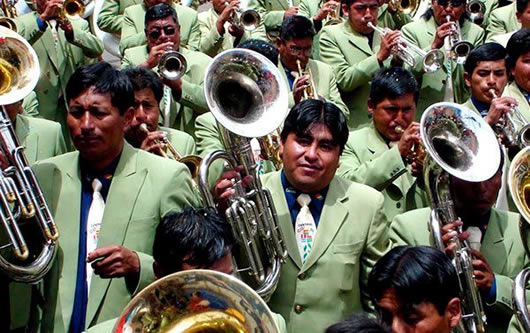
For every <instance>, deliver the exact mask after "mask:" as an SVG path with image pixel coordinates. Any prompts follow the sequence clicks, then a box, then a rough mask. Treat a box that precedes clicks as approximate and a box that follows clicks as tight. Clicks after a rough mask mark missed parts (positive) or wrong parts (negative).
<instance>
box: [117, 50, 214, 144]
mask: <svg viewBox="0 0 530 333" xmlns="http://www.w3.org/2000/svg"><path fill="white" fill-rule="evenodd" d="M180 52H181V53H182V55H183V56H184V58H186V62H187V63H188V66H187V68H186V72H185V74H184V76H183V77H182V97H181V98H180V100H179V101H178V103H177V102H176V101H175V100H174V99H173V96H170V95H171V94H167V96H166V95H164V98H162V101H161V102H160V112H161V117H160V123H161V124H165V125H166V126H169V127H171V128H175V129H178V130H181V131H184V132H186V133H188V134H190V135H191V136H195V118H196V117H197V115H198V114H202V113H205V112H208V111H209V109H208V104H207V103H206V97H205V96H204V88H203V80H204V72H205V71H206V67H207V66H208V64H209V63H210V60H211V58H210V57H208V56H207V55H205V54H204V53H201V52H195V51H190V50H187V49H185V48H181V49H180ZM148 56H149V53H148V52H147V47H146V46H137V47H134V48H132V49H128V50H127V51H125V54H124V56H123V59H122V63H121V66H122V68H124V67H127V66H137V65H140V64H142V63H143V62H145V61H146V60H147V58H148ZM153 70H155V71H156V70H157V69H156V68H153ZM167 99H170V103H171V105H170V110H169V111H170V112H169V119H167V120H166V118H167V116H166V115H165V110H166V104H167Z"/></svg>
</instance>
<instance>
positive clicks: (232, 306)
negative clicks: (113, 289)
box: [112, 269, 279, 333]
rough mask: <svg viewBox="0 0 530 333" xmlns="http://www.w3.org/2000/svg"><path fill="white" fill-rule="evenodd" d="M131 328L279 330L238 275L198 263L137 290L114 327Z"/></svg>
mask: <svg viewBox="0 0 530 333" xmlns="http://www.w3.org/2000/svg"><path fill="white" fill-rule="evenodd" d="M112 332H114V333H127V332H160V333H162V332H171V333H197V332H219V333H222V332H226V333H251V332H263V333H277V332H279V329H278V326H277V325H276V323H275V321H274V317H273V314H272V312H271V310H269V308H268V307H267V304H265V302H264V301H263V300H262V299H261V298H260V297H259V296H258V295H257V294H256V292H255V291H254V290H252V289H251V288H250V287H248V286H247V285H246V284H244V283H243V282H241V281H239V280H238V279H236V278H235V277H233V276H230V275H227V274H223V273H220V272H216V271H211V270H202V269H193V270H187V271H182V272H177V273H174V274H171V275H168V276H166V277H164V278H162V279H159V280H157V281H155V282H153V283H151V284H150V285H149V286H147V287H146V288H145V289H143V290H142V291H141V292H140V293H139V294H138V295H136V296H135V297H134V298H133V299H132V300H131V301H130V302H129V304H128V305H127V306H126V307H125V309H124V310H123V312H122V314H121V315H120V316H119V317H118V321H117V322H116V325H115V327H114V329H113V331H112Z"/></svg>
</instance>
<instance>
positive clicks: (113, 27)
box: [97, 0, 143, 35]
mask: <svg viewBox="0 0 530 333" xmlns="http://www.w3.org/2000/svg"><path fill="white" fill-rule="evenodd" d="M141 3H143V1H142V0H105V1H104V2H103V7H101V11H100V12H99V15H98V21H97V24H98V28H99V29H101V30H102V31H106V32H109V33H113V34H117V35H120V34H121V26H122V23H123V12H124V11H125V9H126V8H129V7H131V6H134V5H138V4H141Z"/></svg>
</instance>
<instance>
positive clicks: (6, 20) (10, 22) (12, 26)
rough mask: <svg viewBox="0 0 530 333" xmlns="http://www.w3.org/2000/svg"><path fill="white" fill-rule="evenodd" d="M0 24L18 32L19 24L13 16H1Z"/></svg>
mask: <svg viewBox="0 0 530 333" xmlns="http://www.w3.org/2000/svg"><path fill="white" fill-rule="evenodd" d="M0 26H2V27H6V28H8V29H9V30H13V31H14V32H17V24H16V23H15V21H14V20H13V19H12V18H9V17H0Z"/></svg>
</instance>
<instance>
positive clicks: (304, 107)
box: [281, 99, 349, 153]
mask: <svg viewBox="0 0 530 333" xmlns="http://www.w3.org/2000/svg"><path fill="white" fill-rule="evenodd" d="M317 124H323V125H326V126H327V128H328V129H329V131H330V132H331V135H332V136H333V144H335V145H337V146H339V147H340V152H341V153H342V151H343V150H344V146H345V145H346V141H348V134H349V132H348V125H347V124H346V117H345V116H344V114H343V113H342V111H341V110H340V109H339V108H338V107H337V106H336V105H335V104H333V103H329V102H325V101H322V100H319V99H306V100H304V101H302V102H300V103H298V104H296V105H295V106H294V107H293V108H292V109H291V111H290V112H289V114H288V115H287V118H285V122H284V124H283V130H282V133H281V139H282V142H285V141H286V140H287V136H288V135H289V134H290V133H295V134H296V135H297V136H304V135H305V134H306V133H307V132H308V131H309V130H310V129H311V127H312V126H313V125H317Z"/></svg>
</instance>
